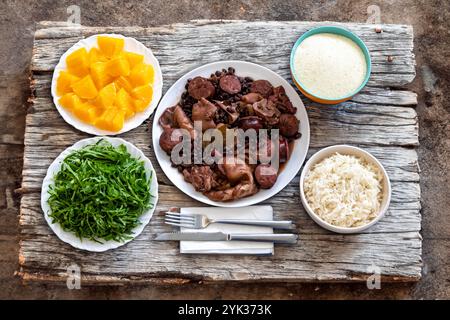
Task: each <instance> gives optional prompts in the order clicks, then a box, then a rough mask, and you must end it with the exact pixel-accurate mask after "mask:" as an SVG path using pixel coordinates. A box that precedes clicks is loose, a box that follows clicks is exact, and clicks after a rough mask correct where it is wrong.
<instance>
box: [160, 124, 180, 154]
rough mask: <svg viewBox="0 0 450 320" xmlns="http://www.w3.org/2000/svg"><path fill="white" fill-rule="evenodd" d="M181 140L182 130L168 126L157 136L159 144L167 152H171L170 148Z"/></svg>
mask: <svg viewBox="0 0 450 320" xmlns="http://www.w3.org/2000/svg"><path fill="white" fill-rule="evenodd" d="M182 141H183V130H181V129H174V128H168V129H164V131H163V133H162V134H161V136H160V137H159V145H160V146H161V149H163V150H164V151H165V152H167V153H171V152H172V149H173V148H174V147H175V146H176V145H177V144H179V143H180V142H182Z"/></svg>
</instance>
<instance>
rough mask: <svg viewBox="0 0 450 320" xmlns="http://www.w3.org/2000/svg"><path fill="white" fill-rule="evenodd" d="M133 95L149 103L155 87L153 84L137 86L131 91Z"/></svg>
mask: <svg viewBox="0 0 450 320" xmlns="http://www.w3.org/2000/svg"><path fill="white" fill-rule="evenodd" d="M131 95H132V96H133V98H135V99H139V100H143V101H144V102H146V103H147V104H148V103H149V102H150V101H151V100H152V96H153V88H152V86H151V85H146V86H140V87H136V88H134V89H133V91H131Z"/></svg>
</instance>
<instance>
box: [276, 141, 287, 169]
mask: <svg viewBox="0 0 450 320" xmlns="http://www.w3.org/2000/svg"><path fill="white" fill-rule="evenodd" d="M278 150H279V157H280V163H284V162H286V161H288V159H289V142H288V140H287V139H286V138H284V137H280V143H279V147H278Z"/></svg>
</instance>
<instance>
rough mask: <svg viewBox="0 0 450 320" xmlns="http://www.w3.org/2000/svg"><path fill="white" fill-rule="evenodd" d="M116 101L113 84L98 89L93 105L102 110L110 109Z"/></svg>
mask: <svg viewBox="0 0 450 320" xmlns="http://www.w3.org/2000/svg"><path fill="white" fill-rule="evenodd" d="M115 99H116V85H115V84H114V82H112V83H110V84H108V85H107V86H105V87H103V88H102V89H100V91H99V92H98V95H97V98H96V99H95V104H96V105H97V106H99V107H102V108H107V107H112V106H113V104H114V100H115Z"/></svg>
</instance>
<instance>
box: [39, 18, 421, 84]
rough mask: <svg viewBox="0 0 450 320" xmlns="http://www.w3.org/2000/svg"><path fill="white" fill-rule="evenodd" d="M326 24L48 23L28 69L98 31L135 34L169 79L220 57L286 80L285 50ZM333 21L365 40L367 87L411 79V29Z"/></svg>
mask: <svg viewBox="0 0 450 320" xmlns="http://www.w3.org/2000/svg"><path fill="white" fill-rule="evenodd" d="M327 24H330V23H328V22H322V23H311V22H266V21H264V22H244V21H222V22H221V23H220V27H217V21H208V22H206V21H199V22H197V23H189V24H183V23H182V24H174V25H170V26H163V27H158V28H151V29H148V30H147V29H142V28H136V27H129V28H123V27H119V28H106V29H105V28H96V27H84V26H80V27H73V26H71V27H68V28H67V29H65V30H64V29H61V28H60V26H58V25H55V26H54V25H52V23H51V22H49V23H47V24H41V26H43V29H40V30H37V32H36V37H35V48H34V54H33V60H32V69H33V70H34V71H36V72H48V71H52V70H53V67H54V66H55V65H56V63H57V62H58V60H59V58H60V56H61V55H62V54H63V53H64V52H65V51H66V50H67V49H68V48H69V47H70V46H72V45H73V44H74V43H76V42H77V41H78V40H80V39H81V38H83V37H86V36H89V35H92V34H96V33H100V32H113V33H114V32H115V33H122V34H124V35H130V36H134V37H135V38H136V39H138V40H139V41H141V42H143V43H144V44H145V45H146V46H148V47H149V48H151V49H152V50H153V51H154V53H155V55H156V57H158V58H160V59H164V61H165V64H164V66H162V71H163V74H164V75H165V79H167V80H169V82H170V83H171V82H172V81H174V80H176V79H178V78H179V77H180V76H181V75H182V74H184V73H186V71H188V70H190V69H193V68H194V67H195V66H197V65H199V64H204V63H207V62H211V61H216V60H217V57H219V56H220V57H221V59H222V60H227V59H235V60H247V61H251V62H255V63H259V64H262V65H265V66H267V67H269V68H270V69H272V70H273V71H275V72H277V73H279V74H280V75H281V76H283V77H285V78H290V76H289V73H290V71H289V53H290V50H291V48H292V46H293V44H294V42H295V40H296V39H297V38H298V37H299V36H300V35H301V34H302V33H304V32H305V31H307V30H309V29H311V28H312V27H314V26H318V25H327ZM332 24H335V25H342V26H344V27H345V28H348V29H349V30H351V31H353V32H355V33H356V34H357V35H358V36H360V37H361V38H362V39H363V40H364V41H365V42H366V44H367V46H368V48H369V50H370V51H371V55H372V58H373V59H372V60H373V61H372V62H373V66H372V69H373V70H372V77H371V80H370V83H369V85H373V86H392V87H398V86H404V85H406V84H408V83H410V82H411V81H412V80H413V79H414V77H415V60H414V54H413V33H412V28H411V27H409V26H401V25H385V26H383V32H382V33H376V32H375V26H374V25H367V24H356V23H346V24H340V23H334V22H333V23H332ZM44 26H45V27H44ZM58 28H59V30H57V29H58ZM65 31H67V33H65ZM275 32H276V33H277V34H276V35H275ZM268 34H272V35H274V36H272V37H271V39H270V41H267V35H268ZM249 35H251V36H249ZM224 48H226V49H224ZM254 48H264V50H255V49H254ZM388 56H393V57H394V60H393V61H392V62H388V61H387V57H388ZM166 83H167V82H166Z"/></svg>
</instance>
